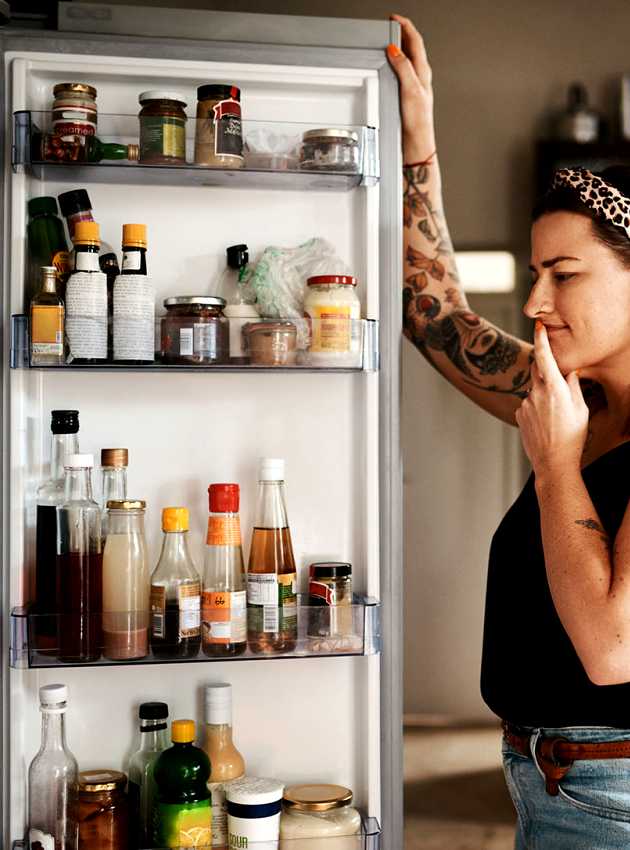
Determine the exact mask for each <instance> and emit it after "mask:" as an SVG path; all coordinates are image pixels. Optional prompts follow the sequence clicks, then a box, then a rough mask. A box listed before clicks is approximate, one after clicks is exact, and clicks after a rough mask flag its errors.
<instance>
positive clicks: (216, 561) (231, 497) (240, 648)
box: [201, 484, 247, 658]
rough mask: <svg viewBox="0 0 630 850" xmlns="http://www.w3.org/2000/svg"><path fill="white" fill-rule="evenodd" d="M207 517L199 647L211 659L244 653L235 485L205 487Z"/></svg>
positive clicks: (242, 576)
mask: <svg viewBox="0 0 630 850" xmlns="http://www.w3.org/2000/svg"><path fill="white" fill-rule="evenodd" d="M208 495H209V502H210V516H209V517H208V537H207V541H206V543H207V546H206V560H205V571H204V579H203V600H202V615H201V619H202V647H203V651H204V652H205V654H206V655H208V656H210V657H211V658H215V657H217V656H220V657H230V656H234V655H242V654H243V653H244V652H245V650H246V649H247V594H246V590H245V572H244V565H243V548H242V545H241V521H240V518H239V513H238V509H239V498H240V490H239V486H238V484H211V485H210V487H208Z"/></svg>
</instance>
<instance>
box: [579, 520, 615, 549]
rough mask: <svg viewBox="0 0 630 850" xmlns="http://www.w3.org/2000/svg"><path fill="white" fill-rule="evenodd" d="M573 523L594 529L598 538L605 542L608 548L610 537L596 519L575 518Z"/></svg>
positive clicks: (590, 529)
mask: <svg viewBox="0 0 630 850" xmlns="http://www.w3.org/2000/svg"><path fill="white" fill-rule="evenodd" d="M575 524H576V525H581V526H583V527H584V528H588V529H589V531H596V532H597V534H598V535H599V538H600V540H602V541H603V542H604V543H605V544H606V548H607V549H609V550H610V537H609V536H608V534H607V533H606V529H605V528H604V527H603V525H602V524H601V523H600V522H597V520H596V519H576V520H575Z"/></svg>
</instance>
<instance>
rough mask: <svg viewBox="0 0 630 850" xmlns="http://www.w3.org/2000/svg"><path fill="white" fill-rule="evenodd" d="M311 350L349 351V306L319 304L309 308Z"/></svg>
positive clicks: (350, 325)
mask: <svg viewBox="0 0 630 850" xmlns="http://www.w3.org/2000/svg"><path fill="white" fill-rule="evenodd" d="M309 312H310V314H311V319H312V320H313V321H312V322H311V325H312V340H311V351H326V352H329V351H338V352H348V351H350V345H351V337H352V321H351V318H350V317H351V307H350V306H342V305H339V306H335V305H333V304H330V305H321V306H318V307H313V308H310V310H309Z"/></svg>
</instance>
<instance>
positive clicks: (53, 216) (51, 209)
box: [24, 197, 70, 307]
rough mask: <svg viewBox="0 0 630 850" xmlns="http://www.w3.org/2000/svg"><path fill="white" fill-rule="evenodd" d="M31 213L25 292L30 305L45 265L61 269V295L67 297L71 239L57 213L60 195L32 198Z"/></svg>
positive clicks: (59, 290) (59, 274)
mask: <svg viewBox="0 0 630 850" xmlns="http://www.w3.org/2000/svg"><path fill="white" fill-rule="evenodd" d="M28 216H29V222H28V226H27V228H26V235H27V239H28V272H27V285H26V292H25V293H24V295H25V303H26V306H27V307H28V306H30V303H31V301H32V300H33V298H34V296H35V295H37V293H38V291H39V287H40V283H41V274H42V266H55V268H56V269H57V275H58V277H57V280H58V285H57V292H58V294H59V295H60V297H61V298H63V297H64V289H65V282H66V280H67V278H68V275H69V273H70V255H69V254H68V243H67V242H66V234H65V232H64V229H63V222H62V221H61V219H60V218H59V216H58V215H57V199H56V198H48V197H43V198H31V200H30V201H29V202H28Z"/></svg>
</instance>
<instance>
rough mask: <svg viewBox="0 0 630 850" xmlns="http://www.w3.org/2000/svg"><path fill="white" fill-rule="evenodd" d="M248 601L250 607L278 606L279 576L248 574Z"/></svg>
mask: <svg viewBox="0 0 630 850" xmlns="http://www.w3.org/2000/svg"><path fill="white" fill-rule="evenodd" d="M247 601H248V603H249V604H250V605H271V604H272V603H273V604H274V605H277V604H278V576H277V575H276V574H275V573H247Z"/></svg>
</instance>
